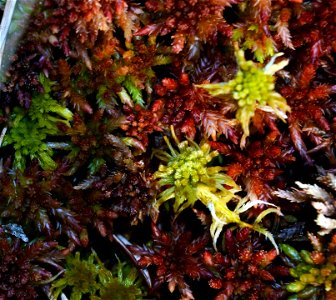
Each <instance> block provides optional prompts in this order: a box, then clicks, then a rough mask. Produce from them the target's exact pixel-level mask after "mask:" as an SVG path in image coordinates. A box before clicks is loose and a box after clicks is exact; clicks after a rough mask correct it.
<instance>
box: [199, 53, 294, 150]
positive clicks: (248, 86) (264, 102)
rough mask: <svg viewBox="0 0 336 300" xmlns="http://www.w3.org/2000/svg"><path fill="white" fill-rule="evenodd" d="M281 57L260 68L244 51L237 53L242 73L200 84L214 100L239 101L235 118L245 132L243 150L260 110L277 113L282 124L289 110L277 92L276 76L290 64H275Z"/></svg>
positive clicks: (242, 142)
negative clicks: (251, 122) (215, 98)
mask: <svg viewBox="0 0 336 300" xmlns="http://www.w3.org/2000/svg"><path fill="white" fill-rule="evenodd" d="M280 55H282V54H281V53H278V54H277V55H275V56H273V58H272V59H271V60H270V62H269V63H268V64H267V65H266V66H265V67H264V68H260V67H259V65H258V64H256V63H254V62H253V61H251V60H248V61H247V60H245V57H244V52H243V51H242V50H238V51H236V57H237V62H238V66H239V70H238V72H237V74H236V76H235V78H234V79H232V80H230V81H229V82H223V83H212V84H202V85H198V86H199V87H201V88H204V89H206V90H207V91H208V92H209V93H210V94H211V95H212V96H215V97H221V96H224V95H231V97H232V100H233V101H235V102H236V104H237V111H236V119H237V120H238V121H239V122H240V123H241V126H242V129H243V136H242V139H241V146H242V147H243V146H244V145H245V142H246V138H247V137H248V136H249V134H250V129H249V126H250V121H251V118H252V117H253V116H254V114H255V111H256V110H257V109H261V110H264V111H266V112H270V113H274V114H275V115H276V116H278V117H279V118H280V119H281V120H283V121H284V120H285V119H286V112H289V111H290V107H289V106H288V105H287V103H286V99H285V98H283V97H282V96H281V95H280V94H279V93H277V92H276V91H275V90H274V87H275V77H274V76H273V75H274V73H275V72H277V71H279V70H280V69H282V68H283V67H284V66H286V65H287V63H288V61H287V60H283V61H281V62H280V63H278V64H274V60H275V58H276V57H278V56H280Z"/></svg>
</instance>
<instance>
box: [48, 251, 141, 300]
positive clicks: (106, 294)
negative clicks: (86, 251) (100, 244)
mask: <svg viewBox="0 0 336 300" xmlns="http://www.w3.org/2000/svg"><path fill="white" fill-rule="evenodd" d="M66 288H70V289H71V295H70V298H69V299H70V300H80V299H82V298H83V296H84V295H86V296H90V299H92V300H105V299H106V300H107V299H114V300H141V299H143V296H144V292H143V291H142V289H141V281H140V279H139V276H138V272H137V270H136V269H135V268H132V267H129V266H128V265H127V264H126V263H122V262H120V261H118V264H117V265H116V266H115V268H114V270H112V271H110V270H108V269H107V268H106V267H105V266H104V264H103V263H102V262H101V261H100V259H99V258H98V256H97V254H96V253H95V252H92V253H91V255H90V256H89V257H88V259H86V260H83V259H81V258H80V254H79V252H77V253H76V254H75V255H74V256H73V255H70V256H68V257H67V259H66V264H65V272H64V275H63V277H62V278H60V279H58V280H56V281H54V282H53V283H52V285H51V289H50V293H51V297H52V299H54V300H56V299H58V297H59V295H60V294H61V293H62V292H63V291H64V290H65V289H66Z"/></svg>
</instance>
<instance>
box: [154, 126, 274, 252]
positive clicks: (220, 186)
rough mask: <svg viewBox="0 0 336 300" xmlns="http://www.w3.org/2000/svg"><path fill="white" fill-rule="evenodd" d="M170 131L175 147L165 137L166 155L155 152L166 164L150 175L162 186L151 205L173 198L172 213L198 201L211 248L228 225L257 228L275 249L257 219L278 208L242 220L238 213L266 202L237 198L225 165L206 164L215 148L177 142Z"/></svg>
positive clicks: (237, 189)
mask: <svg viewBox="0 0 336 300" xmlns="http://www.w3.org/2000/svg"><path fill="white" fill-rule="evenodd" d="M171 132H172V136H173V139H174V141H175V143H176V145H177V147H178V150H176V149H174V148H173V146H172V145H171V144H170V142H169V140H168V138H167V137H165V141H166V143H167V145H168V147H169V150H170V154H169V153H168V152H165V151H162V150H157V151H155V153H156V155H157V156H158V157H159V158H160V159H161V160H162V161H163V162H166V163H167V164H166V165H160V166H159V170H158V171H157V172H156V173H155V174H154V178H157V179H159V184H160V185H161V186H162V187H166V189H165V190H164V191H163V192H162V193H161V194H160V195H159V199H158V200H157V202H156V203H155V206H156V207H157V208H158V207H159V206H160V205H161V204H162V203H164V202H166V201H168V200H169V199H172V198H174V199H175V200H174V205H173V208H174V211H175V213H176V214H179V213H180V212H181V211H183V210H184V209H186V208H187V207H193V205H194V203H195V202H196V201H197V200H200V201H201V202H202V203H203V204H204V205H205V206H206V207H208V209H209V210H210V212H211V215H212V224H211V227H210V233H211V236H212V238H213V244H214V247H215V248H216V242H217V239H218V237H219V235H220V233H221V231H222V229H223V227H224V226H225V225H228V224H236V225H238V226H239V227H249V228H251V229H253V230H255V231H258V232H260V233H262V234H264V235H265V236H266V237H268V238H269V239H270V240H271V241H272V243H273V244H274V246H275V247H276V248H277V246H276V243H275V241H274V239H273V236H272V234H271V233H270V232H268V231H267V230H266V229H265V228H263V227H262V226H261V225H260V222H261V220H262V219H263V218H264V217H265V216H266V215H267V214H269V213H278V214H280V211H279V210H278V209H277V208H276V207H272V208H268V209H266V210H264V211H263V212H261V213H260V214H259V216H258V217H257V218H256V219H255V222H254V224H249V223H246V222H244V221H242V220H241V219H240V214H241V213H243V212H245V211H247V210H249V209H250V208H252V207H253V206H254V205H258V204H266V205H270V204H269V203H267V202H264V201H261V200H253V201H250V200H249V199H248V198H247V197H245V198H243V199H241V198H240V197H239V196H237V195H235V193H237V192H238V191H240V187H239V186H238V185H237V184H236V183H235V182H234V180H233V179H232V178H231V177H230V176H228V175H226V174H225V173H224V172H223V171H225V168H224V167H221V166H209V163H211V161H212V160H213V159H214V158H215V157H217V156H218V155H219V153H218V152H217V151H211V148H210V145H209V144H208V143H206V142H202V143H201V145H200V146H199V145H197V144H196V143H194V142H192V141H184V142H181V143H180V142H179V141H178V139H177V137H176V136H175V133H174V130H173V128H172V129H171ZM234 200H235V201H236V202H237V204H236V206H235V209H234V210H231V209H230V208H229V207H228V203H229V202H230V201H234ZM273 206H274V205H273Z"/></svg>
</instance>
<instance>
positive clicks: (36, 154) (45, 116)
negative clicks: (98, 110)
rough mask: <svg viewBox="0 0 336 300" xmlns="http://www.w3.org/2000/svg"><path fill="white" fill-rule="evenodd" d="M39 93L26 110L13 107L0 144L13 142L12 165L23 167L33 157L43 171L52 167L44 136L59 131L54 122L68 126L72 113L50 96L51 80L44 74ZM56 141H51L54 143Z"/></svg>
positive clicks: (54, 165) (50, 152) (55, 133)
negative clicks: (13, 156)
mask: <svg viewBox="0 0 336 300" xmlns="http://www.w3.org/2000/svg"><path fill="white" fill-rule="evenodd" d="M39 79H40V83H41V84H42V86H43V89H44V91H43V93H36V94H34V95H33V98H32V103H31V106H30V109H29V110H28V112H25V111H24V110H23V109H22V108H19V107H16V108H14V110H13V114H12V116H11V121H10V124H9V125H10V126H9V132H8V134H7V135H6V136H5V137H4V140H3V144H2V146H7V145H10V144H13V147H14V149H15V159H14V167H15V168H18V169H20V170H24V168H25V166H26V160H27V158H28V157H29V158H30V159H31V160H32V159H37V160H38V161H39V163H40V165H41V167H42V168H43V169H45V170H52V169H55V168H56V163H55V161H54V160H53V159H52V156H53V150H52V147H51V146H50V145H49V144H48V143H47V142H46V139H47V137H48V136H51V135H58V134H61V132H60V131H59V129H58V127H57V123H64V124H66V125H67V126H70V121H71V120H72V112H71V111H70V110H69V109H67V108H65V107H63V106H62V105H60V104H59V103H58V102H57V101H56V100H54V99H52V97H51V95H50V93H51V87H52V85H53V82H52V81H50V80H49V79H47V78H46V77H45V76H44V75H40V77H39ZM56 144H57V143H54V146H55V145H56Z"/></svg>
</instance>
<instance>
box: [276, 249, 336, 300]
mask: <svg viewBox="0 0 336 300" xmlns="http://www.w3.org/2000/svg"><path fill="white" fill-rule="evenodd" d="M281 250H282V251H283V252H284V254H286V256H288V257H289V258H290V259H291V260H292V261H294V262H295V266H294V267H293V268H291V269H290V275H291V276H292V277H293V278H294V281H293V282H291V283H289V284H287V285H286V290H287V291H288V292H290V293H295V296H297V297H299V298H300V299H301V298H305V299H306V298H309V297H312V296H313V295H314V294H317V293H318V292H319V291H321V290H322V291H325V292H329V291H331V290H332V289H333V288H335V284H336V266H335V263H334V258H333V256H332V255H330V256H327V257H325V256H324V255H323V254H322V253H317V252H315V253H314V254H315V256H317V255H319V257H321V258H320V259H319V260H320V261H319V262H316V263H315V262H314V260H313V259H312V253H311V252H309V251H307V250H301V251H300V252H299V251H297V250H296V249H295V248H293V247H292V246H290V245H287V244H282V245H281Z"/></svg>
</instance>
